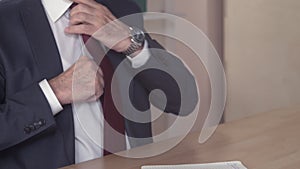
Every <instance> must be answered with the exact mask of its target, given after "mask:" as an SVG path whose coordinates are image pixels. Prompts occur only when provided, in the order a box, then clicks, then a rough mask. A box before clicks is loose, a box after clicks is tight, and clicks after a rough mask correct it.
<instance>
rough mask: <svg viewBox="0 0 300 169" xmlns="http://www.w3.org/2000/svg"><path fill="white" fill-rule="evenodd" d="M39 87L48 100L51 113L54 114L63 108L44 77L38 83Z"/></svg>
mask: <svg viewBox="0 0 300 169" xmlns="http://www.w3.org/2000/svg"><path fill="white" fill-rule="evenodd" d="M39 86H40V88H41V89H42V91H43V93H44V95H45V97H46V99H47V100H48V103H49V105H50V107H51V111H52V113H53V115H54V116H55V115H56V114H57V113H59V112H60V111H62V110H63V107H62V105H61V104H60V103H59V101H58V99H57V97H56V96H55V94H54V92H53V90H52V89H51V87H50V85H49V83H48V81H47V80H46V79H44V80H43V81H41V82H40V83H39Z"/></svg>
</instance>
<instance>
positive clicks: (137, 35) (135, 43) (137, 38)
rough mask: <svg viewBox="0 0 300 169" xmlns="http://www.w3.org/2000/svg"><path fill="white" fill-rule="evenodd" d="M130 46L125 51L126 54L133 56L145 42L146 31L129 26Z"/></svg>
mask: <svg viewBox="0 0 300 169" xmlns="http://www.w3.org/2000/svg"><path fill="white" fill-rule="evenodd" d="M129 34H130V38H131V39H130V41H131V44H130V46H129V47H128V48H127V49H126V50H125V51H124V52H123V54H125V55H126V56H131V55H132V54H133V53H134V52H136V51H138V50H139V49H140V48H141V47H142V46H143V45H144V42H145V33H144V32H143V31H142V30H141V29H139V28H137V27H129Z"/></svg>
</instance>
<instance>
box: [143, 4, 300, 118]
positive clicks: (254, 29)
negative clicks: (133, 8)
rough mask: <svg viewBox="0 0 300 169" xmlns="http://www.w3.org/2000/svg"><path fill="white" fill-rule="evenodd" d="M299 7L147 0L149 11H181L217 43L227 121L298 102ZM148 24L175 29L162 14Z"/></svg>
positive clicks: (299, 93)
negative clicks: (225, 80) (225, 95)
mask: <svg viewBox="0 0 300 169" xmlns="http://www.w3.org/2000/svg"><path fill="white" fill-rule="evenodd" d="M299 9H300V1H299V0H284V1H283V0H188V1H183V0H148V1H147V11H151V12H166V13H171V14H175V15H177V16H180V17H183V18H185V19H187V20H189V21H191V22H192V23H193V24H195V25H196V26H197V27H199V28H200V29H201V30H203V31H204V32H205V33H206V34H207V35H208V37H209V38H210V39H211V41H212V42H213V44H214V45H215V47H216V49H217V51H218V52H219V55H220V56H221V59H222V60H223V63H224V67H225V72H226V76H227V83H228V86H227V88H228V95H227V104H226V109H225V114H224V119H225V121H231V120H235V119H240V118H243V117H246V116H250V115H253V114H256V113H260V112H266V111H270V110H273V109H278V108H283V107H289V106H293V105H297V104H299V103H300V90H299V89H298V88H299V86H300V57H299V56H300V10H299ZM146 28H155V29H165V30H166V31H169V30H170V29H176V28H174V27H173V28H170V27H168V24H166V23H165V21H164V20H163V19H162V18H161V19H159V18H156V19H153V18H148V19H146ZM157 39H159V41H160V42H161V43H162V44H164V45H165V46H169V47H171V48H172V47H174V46H175V47H176V48H178V50H181V49H182V48H181V47H178V46H177V45H174V44H172V43H168V41H167V40H166V39H165V38H164V37H159V36H158V37H157ZM204 74H205V72H204ZM204 76H205V75H204ZM204 80H205V78H204ZM206 80H207V79H206ZM207 85H209V84H207ZM201 99H207V100H209V99H210V95H209V94H208V95H207V98H201ZM207 106H209V103H208V104H207V103H206V104H205V106H204V108H203V111H205V110H206V109H207V108H208V107H207Z"/></svg>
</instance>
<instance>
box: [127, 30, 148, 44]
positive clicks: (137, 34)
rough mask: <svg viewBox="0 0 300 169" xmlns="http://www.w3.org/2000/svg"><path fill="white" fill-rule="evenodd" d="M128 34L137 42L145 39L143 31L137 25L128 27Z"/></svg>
mask: <svg viewBox="0 0 300 169" xmlns="http://www.w3.org/2000/svg"><path fill="white" fill-rule="evenodd" d="M130 34H131V35H132V37H133V40H134V41H136V42H137V43H143V42H144V40H145V34H144V32H143V31H142V30H141V29H139V28H137V27H130Z"/></svg>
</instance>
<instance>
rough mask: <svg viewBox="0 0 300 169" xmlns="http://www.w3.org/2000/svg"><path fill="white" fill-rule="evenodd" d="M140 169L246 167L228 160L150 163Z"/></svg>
mask: <svg viewBox="0 0 300 169" xmlns="http://www.w3.org/2000/svg"><path fill="white" fill-rule="evenodd" d="M142 169H247V168H246V167H245V166H244V165H243V164H242V163H241V162H240V161H230V162H221V163H208V164H182V165H152V166H150V165H149V166H142Z"/></svg>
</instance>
